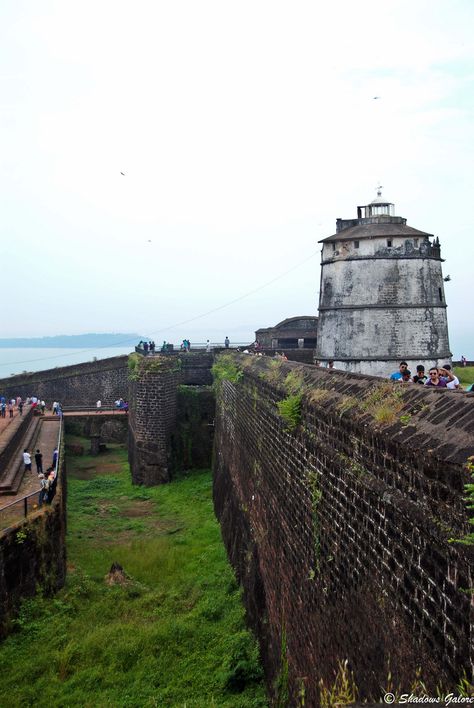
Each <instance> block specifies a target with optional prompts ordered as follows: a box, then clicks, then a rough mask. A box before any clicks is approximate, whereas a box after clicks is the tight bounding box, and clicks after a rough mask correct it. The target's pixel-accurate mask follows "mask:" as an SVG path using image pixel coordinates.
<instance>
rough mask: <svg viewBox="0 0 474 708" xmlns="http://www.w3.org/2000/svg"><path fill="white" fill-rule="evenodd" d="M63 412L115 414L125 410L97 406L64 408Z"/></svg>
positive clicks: (115, 407)
mask: <svg viewBox="0 0 474 708" xmlns="http://www.w3.org/2000/svg"><path fill="white" fill-rule="evenodd" d="M61 410H62V412H63V413H75V412H77V413H89V412H91V413H113V412H115V411H121V410H123V409H122V408H117V406H101V407H100V408H97V406H63V407H62V409H61Z"/></svg>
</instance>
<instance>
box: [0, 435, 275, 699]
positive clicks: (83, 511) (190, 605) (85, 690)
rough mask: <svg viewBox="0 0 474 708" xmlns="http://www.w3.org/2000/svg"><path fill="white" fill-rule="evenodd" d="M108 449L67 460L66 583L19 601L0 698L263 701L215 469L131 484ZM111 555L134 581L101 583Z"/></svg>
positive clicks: (0, 650)
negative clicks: (215, 501)
mask: <svg viewBox="0 0 474 708" xmlns="http://www.w3.org/2000/svg"><path fill="white" fill-rule="evenodd" d="M85 447H86V449H87V445H85ZM109 448H110V449H109V450H108V451H107V452H106V453H105V454H104V455H101V456H100V457H99V458H91V457H88V456H84V457H71V458H69V459H68V461H67V466H68V509H69V515H68V566H69V570H68V578H67V584H66V587H65V588H64V589H63V590H61V591H60V592H59V593H58V594H57V595H56V597H55V598H53V599H51V598H50V599H46V598H42V597H41V596H40V597H37V598H35V599H32V600H27V601H25V602H24V603H23V605H22V609H21V613H20V616H19V618H18V620H17V622H16V631H15V633H14V634H12V635H11V636H10V637H8V638H7V639H6V640H5V641H4V642H3V644H2V645H1V646H0V664H1V666H2V672H1V673H2V681H1V685H0V705H8V706H9V708H14V707H16V706H22V707H23V706H30V705H31V706H33V705H34V706H91V707H92V706H94V707H95V706H101V707H102V706H114V707H115V706H137V708H138V707H140V708H141V707H142V706H183V707H184V706H186V707H187V708H191V707H196V708H197V707H199V708H202V707H205V706H218V707H219V708H220V706H229V707H232V708H238V707H239V706H241V707H242V708H243V707H245V708H247V707H249V708H250V707H252V706H265V705H267V703H266V699H265V690H264V685H263V680H262V672H261V669H260V665H259V661H258V649H257V645H256V642H255V640H254V638H253V636H252V635H251V633H250V632H249V631H248V630H247V629H246V628H245V623H244V611H243V607H242V602H241V597H240V591H239V588H238V587H237V584H236V582H235V579H234V575H233V572H232V570H231V568H230V566H229V564H228V562H227V559H226V555H225V551H224V547H223V544H222V541H221V538H220V531H219V527H218V524H217V522H216V520H215V518H214V514H213V509H212V502H211V477H210V473H209V472H208V471H202V472H198V473H194V474H193V475H192V476H190V477H186V478H184V477H183V478H182V479H179V480H176V481H174V482H173V483H171V484H168V485H164V486H161V487H154V488H144V487H134V486H132V485H131V483H130V474H129V471H128V464H127V462H126V452H125V451H124V450H123V449H122V448H121V447H120V446H118V445H115V446H109ZM113 561H117V562H118V563H120V564H121V565H122V566H123V568H124V570H125V571H126V573H127V574H128V576H129V581H128V582H127V583H125V584H123V585H115V586H109V585H107V584H106V583H105V582H104V578H105V576H106V574H107V573H108V571H109V569H110V566H111V564H112V562H113Z"/></svg>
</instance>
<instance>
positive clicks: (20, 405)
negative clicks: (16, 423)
mask: <svg viewBox="0 0 474 708" xmlns="http://www.w3.org/2000/svg"><path fill="white" fill-rule="evenodd" d="M18 411H19V413H20V415H23V401H22V400H21V398H20V403H19V404H18Z"/></svg>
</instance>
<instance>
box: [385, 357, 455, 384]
mask: <svg viewBox="0 0 474 708" xmlns="http://www.w3.org/2000/svg"><path fill="white" fill-rule="evenodd" d="M390 379H391V381H402V382H405V383H416V384H422V385H423V386H435V387H436V388H450V389H456V388H460V387H461V385H460V383H459V379H458V377H457V376H455V375H454V374H453V372H452V369H451V364H445V365H444V366H432V367H431V369H429V371H428V375H426V373H425V367H424V366H423V364H418V365H417V367H416V374H414V375H413V376H412V373H411V371H410V369H409V368H408V364H407V362H406V361H401V362H400V364H399V367H398V371H394V372H393V374H390Z"/></svg>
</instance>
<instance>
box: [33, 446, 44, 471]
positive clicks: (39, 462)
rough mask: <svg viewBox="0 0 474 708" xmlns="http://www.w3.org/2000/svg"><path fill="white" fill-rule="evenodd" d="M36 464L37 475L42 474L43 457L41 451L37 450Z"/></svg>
mask: <svg viewBox="0 0 474 708" xmlns="http://www.w3.org/2000/svg"><path fill="white" fill-rule="evenodd" d="M35 462H36V471H37V473H38V474H42V472H43V455H42V454H41V452H40V450H36V453H35Z"/></svg>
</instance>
